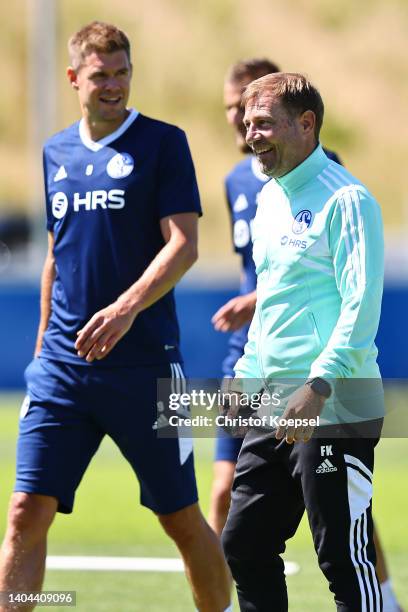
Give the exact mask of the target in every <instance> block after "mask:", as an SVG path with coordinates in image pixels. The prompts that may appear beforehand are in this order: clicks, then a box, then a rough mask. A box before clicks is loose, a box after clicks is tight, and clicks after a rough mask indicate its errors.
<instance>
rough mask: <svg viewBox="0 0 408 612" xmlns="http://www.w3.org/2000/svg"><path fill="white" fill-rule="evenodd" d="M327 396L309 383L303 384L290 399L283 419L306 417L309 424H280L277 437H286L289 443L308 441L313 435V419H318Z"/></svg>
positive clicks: (280, 438)
mask: <svg viewBox="0 0 408 612" xmlns="http://www.w3.org/2000/svg"><path fill="white" fill-rule="evenodd" d="M325 401H326V398H325V397H324V396H323V395H320V394H319V393H316V391H313V389H311V388H310V387H309V385H303V386H302V387H300V388H299V389H297V390H296V391H295V392H294V393H293V394H292V395H291V396H290V397H289V399H288V403H287V406H286V409H285V411H284V413H283V414H282V418H283V419H286V420H288V419H306V420H307V422H308V425H306V426H304V425H300V426H298V427H295V426H294V425H293V426H290V427H286V428H285V427H283V426H279V427H278V429H277V430H276V434H275V438H276V439H277V440H282V438H286V442H287V443H288V444H293V442H299V441H302V442H308V441H309V440H310V438H311V437H312V435H313V430H314V426H312V425H310V421H311V420H312V419H316V418H317V417H318V416H319V415H320V413H321V411H322V409H323V406H324V402H325Z"/></svg>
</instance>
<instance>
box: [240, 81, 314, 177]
mask: <svg viewBox="0 0 408 612" xmlns="http://www.w3.org/2000/svg"><path fill="white" fill-rule="evenodd" d="M244 125H245V129H246V142H247V144H248V146H249V147H250V148H251V149H252V151H253V152H254V153H255V155H256V157H257V159H258V160H259V163H260V165H261V170H262V172H263V173H264V174H266V175H267V176H270V177H272V178H279V177H281V176H284V175H285V174H287V173H288V172H290V171H291V170H293V168H295V167H296V166H298V165H299V164H300V163H302V161H304V160H305V159H306V157H308V156H309V155H310V154H311V153H312V151H313V149H314V148H315V146H316V139H315V136H314V125H315V115H314V113H313V112H312V111H305V112H304V113H302V114H300V115H298V116H297V115H294V116H292V115H290V114H289V113H288V111H287V110H286V108H285V107H284V106H283V104H282V102H281V101H280V100H279V99H278V98H276V97H274V96H273V95H271V94H268V93H267V92H265V93H261V94H260V95H259V96H257V97H254V98H250V99H249V100H248V101H247V104H246V107H245V115H244Z"/></svg>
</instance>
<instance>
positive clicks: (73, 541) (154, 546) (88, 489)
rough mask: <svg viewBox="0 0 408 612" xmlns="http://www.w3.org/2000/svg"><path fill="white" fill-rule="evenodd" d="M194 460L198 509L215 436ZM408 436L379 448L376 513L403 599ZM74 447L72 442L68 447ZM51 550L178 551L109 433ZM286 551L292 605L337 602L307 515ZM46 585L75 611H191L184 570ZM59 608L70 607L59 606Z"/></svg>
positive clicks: (7, 475)
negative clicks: (70, 596) (73, 599)
mask: <svg viewBox="0 0 408 612" xmlns="http://www.w3.org/2000/svg"><path fill="white" fill-rule="evenodd" d="M20 400H21V397H20V396H4V397H3V398H2V400H1V401H0V465H1V487H0V535H1V533H2V528H3V527H4V525H5V517H6V507H7V502H8V498H9V494H10V492H11V489H12V486H13V478H14V453H15V451H14V448H15V438H16V434H17V419H18V405H19V403H20ZM196 442H197V443H196V462H197V473H198V482H199V488H200V497H201V503H202V507H203V509H204V510H205V511H206V510H207V509H208V500H209V489H210V482H211V461H212V441H211V440H206V439H200V440H197V441H196ZM407 451H408V440H406V439H386V440H383V441H382V442H381V443H380V446H379V448H378V451H377V460H376V461H377V463H376V475H375V479H376V483H375V501H374V506H375V518H376V521H377V524H378V526H379V528H380V533H381V537H382V540H383V543H384V545H385V548H386V552H387V559H388V563H389V566H390V570H391V574H392V579H393V583H394V585H395V587H396V590H397V592H398V595H399V598H400V602H401V604H402V605H404V606H408V581H407V578H408V574H407V567H408V550H407V542H408V526H407V522H406V516H408V495H407V492H406V488H405V486H404V483H405V482H406V477H407V470H408V453H407ZM73 452H75V449H73ZM49 553H50V554H72V555H74V554H75V555H118V556H164V557H173V556H175V555H176V551H175V548H174V546H173V544H172V543H171V542H170V541H169V540H168V539H167V538H166V537H165V536H164V535H163V534H162V532H161V530H160V528H159V526H158V524H157V521H156V519H155V517H154V516H152V515H151V513H150V512H148V511H147V510H145V509H143V508H141V507H140V506H139V504H138V486H137V483H136V482H135V480H134V478H133V474H132V472H131V469H130V468H129V467H128V466H127V464H126V462H124V460H123V459H122V457H121V455H120V454H119V452H118V451H117V449H116V448H115V447H114V445H113V444H112V443H111V442H110V441H109V440H106V441H104V443H103V445H102V447H101V449H100V451H99V453H98V454H97V456H96V457H95V458H94V460H93V462H92V464H91V466H90V468H89V470H88V472H87V474H86V476H85V478H84V480H83V482H82V484H81V486H80V488H79V490H78V493H77V498H76V504H75V512H74V513H73V514H72V515H70V516H65V515H58V516H57V518H56V520H55V523H54V525H53V527H52V529H51V532H50V538H49ZM286 558H287V559H290V560H292V561H296V562H298V563H299V564H300V567H301V570H300V572H299V574H297V575H295V576H290V577H288V579H287V582H288V589H289V597H290V610H291V612H327V611H328V610H332V609H334V604H333V603H332V597H331V594H330V592H329V590H328V587H327V584H326V582H325V579H324V578H323V576H322V574H321V573H320V570H319V568H318V566H317V563H316V559H315V555H314V552H313V548H312V543H311V537H310V533H309V530H308V526H307V524H306V522H305V521H302V524H301V526H300V528H299V530H298V533H297V534H296V536H295V538H294V539H293V540H291V541H290V542H289V543H288V549H287V553H286ZM44 589H46V590H75V591H77V608H76V609H77V610H78V611H79V612H105V611H106V612H116V611H119V612H128V611H132V612H146V611H148V612H159V611H160V612H162V611H163V610H166V612H187V611H188V612H191V610H193V608H194V606H193V604H192V600H191V596H190V593H189V590H188V587H187V583H186V580H185V578H184V576H183V575H182V574H165V573H160V574H159V573H157V574H156V573H137V572H79V571H78V572H77V571H69V572H68V571H49V572H48V573H47V578H46V582H45V585H44ZM59 609H60V610H61V611H62V610H64V609H66V610H68V611H69V610H72V609H73V608H59Z"/></svg>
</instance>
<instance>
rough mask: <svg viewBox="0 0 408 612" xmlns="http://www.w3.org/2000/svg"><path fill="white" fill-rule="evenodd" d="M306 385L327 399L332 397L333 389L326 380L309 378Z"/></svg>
mask: <svg viewBox="0 0 408 612" xmlns="http://www.w3.org/2000/svg"><path fill="white" fill-rule="evenodd" d="M305 385H309V387H310V388H311V389H313V391H315V392H316V393H318V394H319V395H323V397H325V398H326V399H328V398H329V397H330V396H331V393H332V388H331V386H330V385H329V383H328V382H327V380H324V378H308V379H307V381H306V382H305Z"/></svg>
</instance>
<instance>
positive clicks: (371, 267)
mask: <svg viewBox="0 0 408 612" xmlns="http://www.w3.org/2000/svg"><path fill="white" fill-rule="evenodd" d="M329 247H330V252H331V255H332V259H333V265H334V273H335V280H336V285H337V289H338V291H339V294H340V297H341V310H340V316H339V318H338V321H337V324H336V326H335V328H334V329H333V331H332V334H331V337H330V339H329V341H328V343H327V346H326V347H325V348H324V350H323V351H322V353H321V354H320V355H319V357H317V359H316V360H315V361H314V362H313V364H312V366H311V369H310V373H309V377H311V378H313V377H322V378H327V379H331V378H332V379H335V378H349V377H352V376H354V375H356V374H357V373H358V371H359V370H360V368H361V367H362V365H363V364H364V362H365V360H366V358H367V356H368V353H369V352H370V351H371V350H372V349H373V347H374V339H375V336H376V334H377V329H378V324H379V320H380V312H381V298H382V291H383V278H384V239H383V223H382V218H381V211H380V208H379V206H378V204H377V202H376V201H375V200H374V198H373V197H372V196H371V195H370V194H369V193H368V192H367V191H365V190H364V189H363V188H360V187H354V188H353V189H351V190H349V191H347V192H344V193H343V194H341V196H340V197H338V199H337V202H336V204H335V209H334V212H333V216H332V218H331V222H330V228H329Z"/></svg>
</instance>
